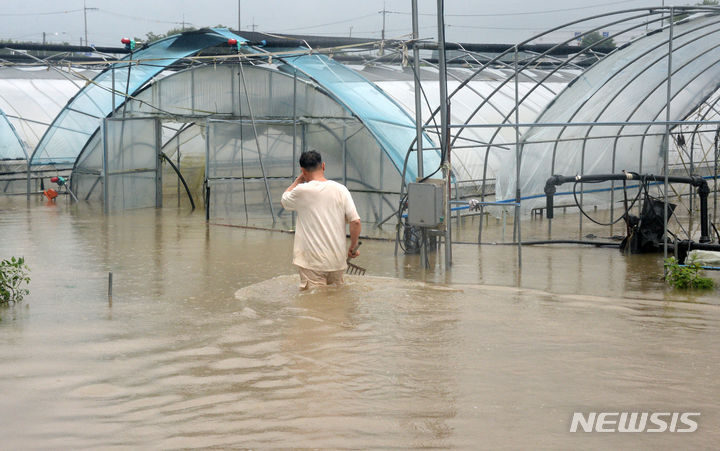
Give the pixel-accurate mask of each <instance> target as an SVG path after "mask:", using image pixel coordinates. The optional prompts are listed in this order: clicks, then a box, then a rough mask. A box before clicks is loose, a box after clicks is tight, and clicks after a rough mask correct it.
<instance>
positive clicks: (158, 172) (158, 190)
mask: <svg viewBox="0 0 720 451" xmlns="http://www.w3.org/2000/svg"><path fill="white" fill-rule="evenodd" d="M153 122H154V123H155V126H154V127H153V128H154V129H155V207H156V208H161V207H162V159H161V157H160V149H161V146H162V144H161V139H160V119H157V118H156V119H154V121H153Z"/></svg>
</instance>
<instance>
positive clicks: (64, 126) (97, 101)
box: [31, 29, 242, 164]
mask: <svg viewBox="0 0 720 451" xmlns="http://www.w3.org/2000/svg"><path fill="white" fill-rule="evenodd" d="M225 31H227V30H222V29H213V31H212V32H198V33H190V34H183V35H175V36H171V37H169V38H166V39H163V40H161V41H158V42H155V43H153V44H152V45H150V46H148V47H147V48H143V49H141V50H138V51H137V52H134V54H132V55H128V56H127V57H125V58H123V59H130V58H132V59H133V60H134V61H136V60H145V61H142V62H139V63H130V66H131V67H130V68H128V63H122V62H121V63H116V64H114V68H115V69H114V73H115V86H114V88H115V91H116V92H125V91H127V92H128V94H131V95H132V94H133V93H134V92H135V91H137V90H138V89H139V88H140V87H142V86H143V85H144V84H145V83H147V82H148V81H149V80H150V79H151V78H153V77H154V76H156V75H157V74H158V73H160V72H162V71H163V70H164V69H165V68H166V67H167V66H169V65H171V64H173V63H174V62H176V61H178V60H179V59H181V58H184V57H186V56H189V55H192V54H194V53H197V52H198V51H200V50H203V49H205V48H207V47H211V46H214V45H217V44H220V43H222V42H225V40H226V39H227V36H228V35H227V33H225ZM231 35H232V33H231ZM232 36H233V37H236V38H238V37H237V36H235V35H232ZM239 39H241V40H242V38H239ZM128 71H129V77H128V75H127V74H128ZM112 77H113V70H105V71H104V72H102V73H101V74H99V75H98V76H96V77H95V78H94V79H93V82H92V83H90V84H88V85H87V86H86V87H85V88H83V89H82V90H81V91H80V92H79V93H78V94H77V95H75V97H73V98H72V99H71V100H70V102H68V105H67V106H66V107H65V108H64V109H63V111H62V112H61V113H60V114H59V115H58V116H57V117H56V119H55V121H53V124H52V126H51V127H50V128H49V129H48V131H47V132H46V133H45V135H44V136H43V138H42V140H41V141H40V143H39V144H38V146H37V148H36V149H35V152H34V153H33V155H32V158H31V164H47V163H73V162H75V159H76V158H77V156H78V154H79V153H80V151H81V150H82V149H83V147H84V146H85V143H86V142H87V140H88V139H89V138H90V136H91V135H92V134H93V133H94V132H95V130H97V129H98V127H100V124H101V123H102V119H103V118H105V117H106V116H107V115H108V114H110V113H111V112H112V106H113V94H112V93H111V90H112V88H113V86H112ZM128 78H129V83H126V82H127V81H128ZM126 84H127V85H128V86H126ZM123 100H124V96H123V95H122V94H115V105H116V107H117V106H119V105H122V102H123Z"/></svg>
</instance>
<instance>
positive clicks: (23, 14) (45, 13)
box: [0, 8, 85, 17]
mask: <svg viewBox="0 0 720 451" xmlns="http://www.w3.org/2000/svg"><path fill="white" fill-rule="evenodd" d="M84 9H85V8H80V9H67V10H65V11H53V12H43V13H0V16H4V17H15V16H52V15H56V14H70V13H79V12H80V11H83V10H84Z"/></svg>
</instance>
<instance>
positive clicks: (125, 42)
mask: <svg viewBox="0 0 720 451" xmlns="http://www.w3.org/2000/svg"><path fill="white" fill-rule="evenodd" d="M120 42H122V43H123V44H130V38H122V39H120Z"/></svg>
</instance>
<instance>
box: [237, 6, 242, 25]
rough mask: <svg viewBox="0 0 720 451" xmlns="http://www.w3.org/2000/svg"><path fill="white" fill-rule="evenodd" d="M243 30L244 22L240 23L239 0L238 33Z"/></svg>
mask: <svg viewBox="0 0 720 451" xmlns="http://www.w3.org/2000/svg"><path fill="white" fill-rule="evenodd" d="M240 30H242V22H241V21H240V0H238V31H240Z"/></svg>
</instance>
